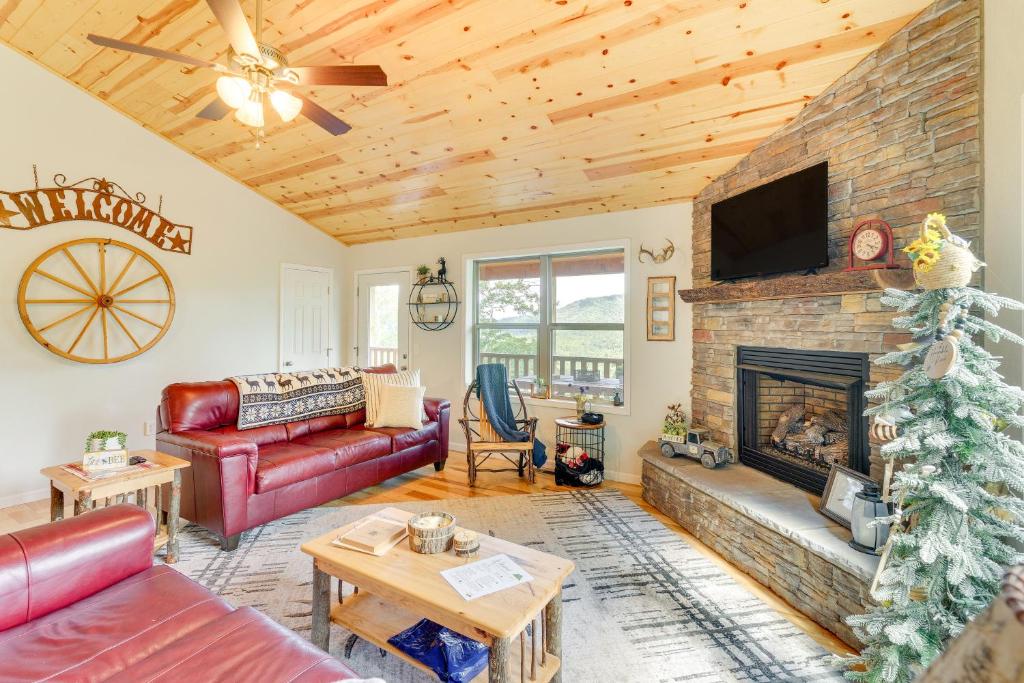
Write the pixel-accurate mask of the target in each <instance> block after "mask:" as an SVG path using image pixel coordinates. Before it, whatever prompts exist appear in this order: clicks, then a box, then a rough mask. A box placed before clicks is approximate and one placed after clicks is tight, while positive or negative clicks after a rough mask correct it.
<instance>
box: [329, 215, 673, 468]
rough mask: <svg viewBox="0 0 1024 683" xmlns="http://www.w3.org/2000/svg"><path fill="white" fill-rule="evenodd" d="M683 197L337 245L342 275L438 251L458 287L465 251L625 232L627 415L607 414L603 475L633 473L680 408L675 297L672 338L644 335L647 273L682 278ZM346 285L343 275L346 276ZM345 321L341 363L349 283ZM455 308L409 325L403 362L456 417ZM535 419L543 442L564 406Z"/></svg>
mask: <svg viewBox="0 0 1024 683" xmlns="http://www.w3.org/2000/svg"><path fill="white" fill-rule="evenodd" d="M691 208H692V207H691V205H690V204H675V205H668V206H660V207H655V208H650V209H640V210H636V211H624V212H619V213H604V214H598V215H596V216H584V217H581V218H566V219H563V220H557V221H543V222H538V223H528V224H524V225H515V226H509V227H504V228H493V229H486V230H475V231H469V232H456V233H449V234H445V235H434V236H429V237H418V238H414V239H406V240H397V241H393V242H377V243H374V244H368V245H360V246H355V247H351V248H350V249H349V250H348V251H347V253H346V266H345V272H346V273H348V277H349V278H352V277H354V275H353V274H354V273H355V272H356V271H360V270H373V269H384V268H395V267H408V268H415V267H416V266H418V265H419V264H421V263H425V264H427V265H429V266H431V267H432V268H436V265H435V262H436V261H437V259H438V258H439V257H441V256H444V257H445V258H446V259H447V260H448V277H449V279H450V280H452V281H454V282H455V283H456V287H457V289H458V291H459V294H460V296H461V295H462V294H464V293H465V291H466V289H465V285H466V273H465V272H464V269H465V260H466V257H467V255H480V254H491V253H501V252H510V251H515V252H519V253H522V252H524V251H525V252H529V250H530V249H538V250H543V249H548V248H551V247H562V246H568V247H572V246H584V245H587V244H589V243H594V242H603V241H608V240H621V239H628V240H629V241H630V245H629V247H628V248H627V258H628V259H631V265H630V281H629V331H630V339H629V355H630V356H631V357H630V363H629V371H630V377H631V379H630V380H627V381H629V392H628V395H629V399H628V403H629V405H628V407H629V414H628V415H614V414H607V423H608V426H607V430H606V434H607V443H606V453H607V455H606V459H605V467H606V470H607V473H608V476H609V477H610V478H614V479H619V480H621V481H628V482H639V476H640V461H639V459H638V458H637V457H636V451H637V449H638V448H639V447H640V446H641V445H642V444H643V443H644V442H645V441H647V440H648V439H651V438H652V437H655V436H656V435H657V434H658V432H659V428H660V426H661V421H662V418H663V417H664V415H665V412H666V406H667V405H668V404H669V403H676V402H681V403H683V405H684V406H686V408H687V412H689V403H690V370H691V367H692V360H693V358H692V346H691V343H690V332H691V329H692V325H691V311H690V307H689V305H687V304H683V303H682V302H681V301H679V302H678V303H677V307H676V341H674V342H648V341H647V332H646V327H645V306H646V297H647V278H648V277H649V276H654V275H675V276H676V278H677V279H676V285H677V288H684V287H689V283H690V281H691V260H690V235H691V224H690V212H691ZM665 238H669V239H671V240H672V241H673V242H674V243H675V245H676V252H675V256H674V257H673V258H672V260H670V261H669V262H667V263H665V264H662V265H654V264H651V263H647V264H639V263H638V262H637V249H638V248H639V246H640V243H641V242H645V243H646V244H647V246H649V247H655V248H657V247H661V246H664V244H665V242H664V240H665ZM349 284H350V285H351V282H350V283H349ZM345 303H346V312H345V321H346V322H345V325H344V328H345V330H346V334H347V335H348V337H347V341H346V344H345V350H346V352H347V353H348V354H349V356H348V360H349V362H353V363H354V362H355V359H354V357H353V356H352V353H353V352H352V347H354V346H355V345H356V341H355V336H354V335H355V329H356V322H355V308H354V289H353V288H351V287H350V293H349V295H348V296H347V297H346V299H345ZM465 332H466V324H465V307H463V309H461V310H460V311H459V317H458V320H457V322H456V324H454V325H452V326H451V327H449V328H448V329H446V330H442V331H440V332H426V331H423V330H420V329H418V328H416V327H413V330H412V334H411V342H410V346H411V353H412V365H413V367H418V368H420V369H421V371H422V375H423V381H424V383H425V384H426V385H427V393H428V395H431V396H443V397H445V398H448V399H450V400H451V401H452V413H453V418H454V417H458V416H461V410H462V396H463V394H464V393H465V391H466V383H465V381H464V376H465V375H464V372H465V369H464V363H463V358H464V353H465V337H466V334H465ZM531 410H532V411H533V413H532V414H533V415H536V416H537V417H539V418H540V435H541V438H542V439H543V440H545V441H546V442H547V444H548V446H549V448H550V447H552V446H553V442H554V438H553V437H554V422H553V420H554V418H555V417H557V416H559V415H565V414H567V413H571V412H572V410H570V409H568V408H567V407H565V406H560V407H556V408H550V407H539V406H531ZM452 441H453V443H455V444H458V443H459V442H461V441H463V438H462V433H461V430H460V429H459V426H458V424H457V423H455V422H454V419H453V422H452Z"/></svg>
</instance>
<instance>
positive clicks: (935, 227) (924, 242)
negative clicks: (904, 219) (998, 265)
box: [903, 213, 985, 290]
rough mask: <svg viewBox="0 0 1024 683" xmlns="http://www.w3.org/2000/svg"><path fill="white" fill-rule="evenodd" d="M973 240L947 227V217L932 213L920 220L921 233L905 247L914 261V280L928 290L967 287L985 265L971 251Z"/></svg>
mask: <svg viewBox="0 0 1024 683" xmlns="http://www.w3.org/2000/svg"><path fill="white" fill-rule="evenodd" d="M970 247H971V243H970V242H968V241H966V240H964V239H961V238H960V237H957V236H956V235H954V234H953V233H951V232H950V231H949V228H947V227H946V217H945V216H943V215H942V214H941V213H930V214H928V217H927V218H926V219H925V220H924V221H923V222H922V223H921V236H920V238H918V239H917V240H915V241H914V242H912V243H911V244H910V245H909V246H907V247H905V248H904V249H903V251H904V252H906V253H907V254H909V255H910V259H911V261H913V264H914V279H915V280H916V281H917V284H918V285H919V286H921V287H922V288H924V289H927V290H937V289H951V288H956V287H966V286H967V284H968V283H969V282H970V281H971V276H972V275H974V273H975V271H977V270H978V268H980V267H981V266H983V265H985V264H984V263H982V262H981V261H980V260H978V259H977V258H976V257H975V256H974V254H973V253H971V249H970Z"/></svg>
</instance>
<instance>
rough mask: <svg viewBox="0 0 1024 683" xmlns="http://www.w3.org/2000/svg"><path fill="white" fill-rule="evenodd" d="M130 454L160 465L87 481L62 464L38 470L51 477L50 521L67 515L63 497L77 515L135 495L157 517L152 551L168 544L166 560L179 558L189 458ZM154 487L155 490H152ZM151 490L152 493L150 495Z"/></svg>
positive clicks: (156, 454)
mask: <svg viewBox="0 0 1024 683" xmlns="http://www.w3.org/2000/svg"><path fill="white" fill-rule="evenodd" d="M128 455H129V457H134V456H136V455H139V456H142V457H143V458H145V459H146V460H148V461H149V462H151V463H154V464H155V465H157V467H155V468H152V469H139V470H133V471H129V472H123V473H118V474H114V475H112V476H109V477H106V478H103V479H97V480H95V481H87V480H85V479H83V478H82V477H80V476H78V475H77V474H74V473H73V472H69V471H67V470H65V469H63V468H62V467H61V466H60V465H54V466H53V467H44V468H43V469H41V470H39V472H40V473H41V474H42V475H43V476H44V477H46V478H47V479H49V480H50V521H54V522H55V521H57V520H58V519H63V518H64V497H65V496H70V497H71V498H72V500H74V503H75V512H74V514H75V515H80V514H82V513H84V512H88V511H89V510H92V509H93V508H94V507H96V504H97V503H98V502H99V501H100V500H103V501H104V504H105V505H111V504H114V503H124V502H127V500H128V496H129V494H132V493H134V494H135V502H136V504H137V505H139V506H140V507H142V508H145V509H147V510H148V509H149V508H150V506H152V508H153V510H152V511H153V515H154V517H155V518H156V536H155V538H154V539H153V551H154V552H156V551H157V550H158V549H159V548H161V547H162V546H165V545H166V546H167V555H166V558H165V560H164V561H165V562H167V564H174V563H175V562H177V561H178V551H179V548H178V525H179V517H178V515H179V512H180V510H181V471H182V470H183V469H184V468H186V467H189V466H190V463H189V462H188V460H182V459H181V458H175V457H174V456H172V455H167V454H166V453H160V452H159V451H148V450H147V451H129V452H128ZM164 486H170V489H171V490H170V495H169V497H168V505H167V509H166V510H164V509H162V507H163V495H162V491H163V487H164ZM150 488H152V491H150ZM151 493H152V495H151Z"/></svg>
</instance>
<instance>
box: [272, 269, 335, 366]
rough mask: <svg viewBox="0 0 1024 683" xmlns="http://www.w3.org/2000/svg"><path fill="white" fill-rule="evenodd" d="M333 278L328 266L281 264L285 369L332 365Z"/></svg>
mask: <svg viewBox="0 0 1024 683" xmlns="http://www.w3.org/2000/svg"><path fill="white" fill-rule="evenodd" d="M331 279H332V273H331V271H330V270H328V269H326V268H315V267H313V266H293V265H284V266H281V361H280V365H281V367H280V370H281V372H294V371H296V370H314V369H316V368H322V367H327V366H328V365H330V361H331V347H330V344H331Z"/></svg>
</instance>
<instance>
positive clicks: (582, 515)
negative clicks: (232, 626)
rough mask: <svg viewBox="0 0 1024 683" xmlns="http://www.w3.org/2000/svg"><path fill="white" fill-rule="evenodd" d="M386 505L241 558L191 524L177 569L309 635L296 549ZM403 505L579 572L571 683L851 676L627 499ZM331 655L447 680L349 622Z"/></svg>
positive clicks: (552, 497) (392, 681)
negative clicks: (439, 513) (444, 515)
mask: <svg viewBox="0 0 1024 683" xmlns="http://www.w3.org/2000/svg"><path fill="white" fill-rule="evenodd" d="M381 507H384V506H382V505H352V506H346V507H319V508H314V509H311V510H306V511H304V512H301V513H298V514H294V515H291V516H289V517H286V518H284V519H281V520H278V521H276V522H272V523H270V524H267V525H265V526H263V527H260V528H259V529H255V530H253V531H250V532H248V533H246V534H245V536H244V537H243V540H242V543H241V544H240V545H239V547H238V550H236V551H235V552H233V553H225V552H221V551H220V546H219V545H218V544H217V541H216V540H215V539H214V537H213V536H212V535H211V534H210V533H209V532H207V531H206V530H204V529H202V528H199V527H196V526H193V525H190V526H188V527H186V528H185V530H184V532H183V533H182V548H181V551H182V552H181V556H182V560H181V561H179V562H178V564H176V565H172V566H174V567H175V568H176V569H178V570H179V571H181V572H183V573H185V574H186V575H187V576H190V577H191V578H193V579H195V580H196V581H198V582H200V583H202V584H203V585H205V586H207V587H208V588H210V589H211V590H213V591H215V592H216V593H218V594H220V595H221V596H223V597H224V598H225V599H226V600H228V601H229V602H231V603H233V604H235V605H238V606H241V605H249V606H251V607H254V608H255V609H258V610H260V611H261V612H263V613H265V614H267V615H269V616H270V617H272V618H273V619H275V620H277V621H278V622H280V623H281V624H284V625H285V626H287V627H289V628H291V629H293V630H295V631H296V632H298V633H299V634H301V635H302V636H304V637H306V638H308V637H309V631H310V590H311V588H310V580H311V573H312V569H311V566H312V560H311V559H310V558H309V557H307V556H306V555H304V554H302V553H301V552H300V551H299V549H298V547H299V544H300V543H301V542H302V541H303V540H306V539H310V538H313V537H315V536H319V535H320V534H323V533H326V532H327V531H329V530H330V529H332V528H335V527H339V526H341V525H343V524H346V523H347V522H350V521H352V520H355V519H357V518H359V517H361V516H363V515H366V514H368V513H370V512H372V511H374V510H376V509H379V508H381ZM395 507H399V508H402V509H406V510H410V511H417V512H418V511H423V510H428V509H444V510H446V511H448V512H451V513H452V514H454V515H455V516H456V518H457V519H458V521H459V524H460V525H463V526H466V527H469V528H473V529H476V530H478V531H481V532H485V533H490V534H493V535H495V536H500V537H502V538H506V539H508V540H510V541H514V542H516V543H520V544H522V545H526V546H530V547H533V548H537V549H540V550H543V551H546V552H549V553H554V554H556V555H561V556H563V557H568V558H571V559H572V560H573V561H574V562H575V563H576V571H575V572H574V573H573V574H572V575H571V576H570V577H569V579H568V580H567V582H566V584H565V586H564V588H563V599H564V635H563V662H564V667H565V668H564V675H563V680H564V681H566V683H576V682H577V681H580V682H586V683H591V682H595V681H614V682H616V683H618V682H626V681H636V682H637V683H653V682H655V681H691V682H700V683H704V682H711V681H829V680H842V677H841V676H840V675H839V673H838V672H837V671H836V668H835V666H834V664H833V662H832V661H831V657H830V656H829V654H828V653H827V652H826V651H825V650H824V649H823V648H822V647H821V646H819V645H818V644H817V643H815V642H814V641H813V640H812V639H811V638H810V637H809V636H807V635H806V634H804V633H803V632H802V631H800V630H799V629H798V628H797V627H796V626H794V625H793V624H792V623H790V622H789V621H787V620H786V619H785V618H784V617H782V616H781V615H779V614H778V613H777V612H775V611H774V610H772V609H771V608H770V607H769V606H768V605H766V604H765V603H764V602H762V601H761V600H760V599H759V598H757V597H756V596H754V595H753V594H752V593H750V592H749V591H747V590H746V589H745V588H743V587H742V586H740V585H739V584H738V583H736V582H735V581H734V580H733V579H732V578H730V577H729V575H728V574H726V573H724V572H723V571H722V570H721V569H720V568H719V567H717V566H716V565H715V564H714V563H713V562H711V561H710V560H708V559H707V558H705V557H704V556H703V555H701V554H700V553H698V552H697V551H695V550H694V549H693V548H691V547H690V546H689V545H687V544H686V542H685V541H683V539H681V538H680V537H679V536H678V535H676V534H675V533H673V532H672V531H670V530H669V529H668V528H666V527H665V526H664V525H663V524H662V523H661V522H659V521H658V520H657V519H655V518H654V517H652V516H651V515H649V514H648V513H646V512H644V511H643V510H641V509H640V508H639V507H637V506H636V505H635V504H634V503H633V502H632V501H630V500H628V499H627V498H626V497H625V496H623V495H622V494H621V493H619V492H618V491H614V490H599V491H578V492H571V493H554V494H537V495H519V496H503V497H493V498H472V499H457V500H445V501H431V502H424V503H398V504H395ZM453 595H454V594H453ZM331 653H332V654H333V655H334V656H336V657H337V658H339V659H341V660H342V661H344V662H345V663H346V664H348V665H349V666H351V668H352V669H354V670H355V671H357V672H359V673H361V674H363V675H366V676H380V677H382V678H384V679H385V680H387V681H388V683H405V682H407V681H416V682H420V681H430V680H436V678H432V677H430V676H428V675H427V674H424V673H423V672H421V671H419V670H417V669H415V668H414V667H411V666H409V665H408V664H406V663H405V662H402V661H401V660H400V659H398V658H397V657H394V656H392V655H388V654H385V653H383V652H382V651H381V650H379V649H378V648H377V647H375V646H373V645H371V644H369V643H367V642H365V641H363V640H361V639H359V638H357V637H356V636H354V635H353V634H351V633H350V632H348V631H345V630H344V629H342V628H340V627H338V626H332V630H331Z"/></svg>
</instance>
